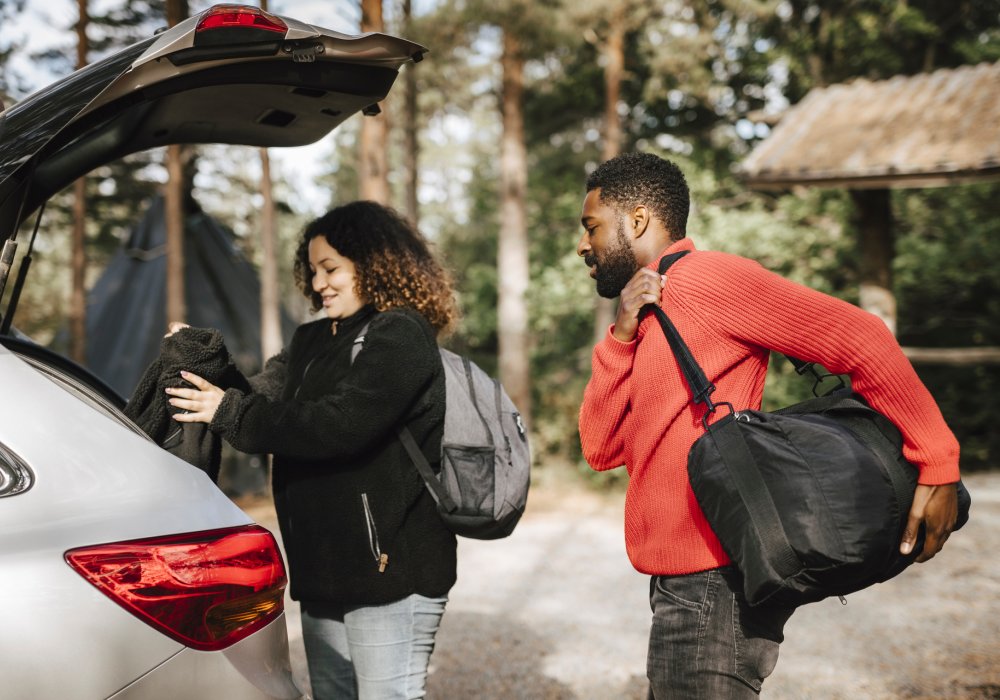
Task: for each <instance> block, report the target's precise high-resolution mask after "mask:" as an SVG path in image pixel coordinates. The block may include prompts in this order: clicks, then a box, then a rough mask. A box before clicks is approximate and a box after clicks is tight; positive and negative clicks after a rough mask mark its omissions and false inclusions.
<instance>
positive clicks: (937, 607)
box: [248, 472, 1000, 700]
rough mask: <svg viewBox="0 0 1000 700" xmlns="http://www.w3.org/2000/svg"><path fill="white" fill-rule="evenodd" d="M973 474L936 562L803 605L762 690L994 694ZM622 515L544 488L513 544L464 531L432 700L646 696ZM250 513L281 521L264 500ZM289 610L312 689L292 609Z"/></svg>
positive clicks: (992, 608) (642, 632) (988, 542)
mask: <svg viewBox="0 0 1000 700" xmlns="http://www.w3.org/2000/svg"><path fill="white" fill-rule="evenodd" d="M966 483H967V484H968V486H969V490H970V491H971V493H972V497H973V511H972V518H971V520H970V522H969V524H968V525H967V526H966V527H965V529H963V530H962V531H961V532H959V533H956V534H955V535H954V536H953V537H952V538H951V539H950V540H949V542H948V545H947V547H946V548H945V550H944V551H943V552H942V553H941V554H940V555H938V556H937V557H936V558H935V559H934V560H933V561H932V562H930V563H928V564H925V565H922V566H918V567H914V568H912V569H911V570H909V571H907V572H906V573H904V574H903V575H902V576H900V577H899V578H897V579H895V580H894V581H891V582H889V583H886V584H882V585H880V586H876V587H874V588H872V589H869V590H866V591H862V592H860V593H856V594H854V595H852V596H850V597H849V598H848V604H847V605H846V606H844V605H841V604H840V602H839V601H838V600H836V599H834V600H826V601H822V602H820V603H815V604H813V605H809V606H806V607H804V608H802V609H801V610H799V611H798V612H796V614H795V615H794V616H793V617H792V619H791V620H790V621H789V623H788V626H787V627H786V630H785V634H786V639H785V644H783V645H782V650H781V658H780V660H779V662H778V667H777V670H776V671H775V672H774V674H773V675H772V677H771V678H769V679H768V681H767V682H766V683H765V685H764V692H763V693H762V695H763V697H765V698H770V699H771V700H792V699H795V700H799V699H802V700H807V699H808V700H812V699H818V700H847V699H850V700H859V699H861V700H883V699H886V700H888V699H890V698H980V699H982V698H1000V628H998V623H1000V558H998V557H997V556H996V555H995V552H996V551H997V550H998V548H1000V472H998V473H996V474H986V475H972V476H970V477H969V478H967V479H966ZM248 510H249V509H248ZM621 510H622V502H621V497H620V496H616V497H598V496H595V495H593V494H590V493H587V492H585V491H582V490H580V489H578V488H567V487H566V486H565V485H554V484H551V485H546V484H544V483H542V484H540V485H539V487H538V489H537V490H536V489H535V488H534V487H533V491H532V497H531V499H530V501H529V508H528V512H527V513H526V514H525V517H524V519H523V520H522V521H521V524H520V525H519V526H518V529H517V531H516V532H515V533H514V534H513V535H512V536H511V537H510V538H508V539H506V540H502V541H497V542H478V541H473V540H464V539H463V540H460V549H459V581H458V584H457V585H456V586H455V588H454V589H453V590H452V593H451V596H450V602H449V604H448V611H447V614H446V615H445V617H444V621H443V623H442V627H441V631H440V632H439V634H438V643H437V648H436V650H435V652H434V657H433V658H432V667H431V675H430V679H429V686H428V691H429V697H430V698H447V699H451V698H461V699H465V698H470V699H475V700H494V699H496V700H500V699H501V698H502V699H504V700H508V699H511V698H517V699H519V700H521V699H523V700H532V699H538V700H617V699H622V700H632V699H635V700H643V699H644V698H645V697H646V680H645V655H646V642H647V634H648V626H649V615H650V613H649V607H648V604H647V592H648V579H647V578H646V577H644V576H641V575H640V574H638V573H636V572H635V571H634V570H633V569H632V567H631V565H630V564H629V563H628V560H627V559H626V557H625V553H624V544H623V541H622V524H621ZM250 512H251V515H253V516H254V517H255V518H257V519H258V520H259V521H260V522H262V523H263V524H264V525H265V526H268V527H271V528H272V529H274V530H276V527H275V526H274V522H273V513H272V512H271V511H270V509H269V508H266V507H265V508H260V507H258V508H256V509H253V510H251V511H250ZM984 553H989V554H988V556H983V554H984ZM288 616H289V638H290V641H291V644H292V654H293V666H294V667H295V669H296V675H297V676H298V678H299V679H300V680H301V681H302V682H303V686H304V687H306V686H305V683H306V681H305V678H306V675H305V660H304V654H303V652H302V648H301V632H300V631H299V628H298V608H297V605H295V604H294V603H291V604H290V605H289V608H288Z"/></svg>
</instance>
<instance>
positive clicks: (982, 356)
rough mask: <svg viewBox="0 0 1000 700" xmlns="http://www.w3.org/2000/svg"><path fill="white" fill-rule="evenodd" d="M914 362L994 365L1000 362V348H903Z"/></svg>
mask: <svg viewBox="0 0 1000 700" xmlns="http://www.w3.org/2000/svg"><path fill="white" fill-rule="evenodd" d="M903 353H904V354H905V355H906V356H907V357H908V358H909V359H910V362H912V363H913V364H925V365H994V364H1000V348H997V347H981V348H905V347H904V348H903Z"/></svg>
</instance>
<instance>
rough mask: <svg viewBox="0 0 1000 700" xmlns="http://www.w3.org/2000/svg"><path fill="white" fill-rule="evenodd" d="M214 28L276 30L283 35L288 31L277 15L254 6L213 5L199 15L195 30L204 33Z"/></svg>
mask: <svg viewBox="0 0 1000 700" xmlns="http://www.w3.org/2000/svg"><path fill="white" fill-rule="evenodd" d="M216 29H225V30H233V29H250V30H253V31H260V32H276V33H279V34H281V35H282V36H284V34H285V32H286V31H288V25H287V24H285V23H284V22H283V21H281V19H279V18H278V17H275V16H274V15H272V14H268V13H267V12H264V11H263V10H260V9H258V8H256V7H250V6H247V5H215V6H214V7H212V8H210V9H208V10H206V11H205V13H204V14H203V15H202V16H201V19H200V20H199V21H198V27H197V29H195V32H197V33H198V34H204V33H205V32H211V31H213V30H216ZM264 36H266V34H265V35H264Z"/></svg>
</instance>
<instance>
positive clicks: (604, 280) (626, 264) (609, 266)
mask: <svg viewBox="0 0 1000 700" xmlns="http://www.w3.org/2000/svg"><path fill="white" fill-rule="evenodd" d="M616 233H617V236H616V244H615V246H614V247H612V248H609V249H608V250H607V251H606V252H605V254H604V258H603V259H599V258H598V257H597V256H594V255H588V256H586V257H585V258H584V262H585V263H586V264H587V265H588V266H592V265H593V264H594V263H595V262H596V263H597V274H596V276H595V278H596V280H597V293H598V294H600V295H601V296H602V297H604V298H606V299H614V298H615V297H617V296H618V295H620V294H621V293H622V290H623V289H625V285H626V284H628V283H629V280H631V279H632V277H633V276H634V275H635V273H636V271H637V270H638V269H639V261H638V260H636V259H635V253H633V252H632V246H631V245H629V240H628V236H627V235H626V234H625V225H624V224H623V223H622V222H620V221H619V222H618V231H617V232H616Z"/></svg>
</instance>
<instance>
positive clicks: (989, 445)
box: [893, 183, 1000, 468]
mask: <svg viewBox="0 0 1000 700" xmlns="http://www.w3.org/2000/svg"><path fill="white" fill-rule="evenodd" d="M893 207H894V213H895V215H896V217H897V220H898V231H897V255H896V259H895V268H894V274H895V290H896V295H897V301H898V304H899V319H898V335H899V339H900V342H901V343H902V344H903V345H910V346H916V347H931V348H933V347H983V346H992V347H997V346H1000V239H998V238H997V236H996V235H995V233H996V225H995V222H996V221H997V220H998V218H1000V184H996V183H993V184H982V185H966V186H961V187H950V188H947V189H933V190H916V191H903V192H897V193H895V196H894V198H893ZM916 369H917V372H918V374H919V375H920V378H921V379H922V380H923V382H924V383H925V384H926V385H927V387H928V389H929V390H930V391H931V393H932V394H933V395H934V397H935V398H936V399H937V401H938V404H939V405H940V406H941V412H942V413H943V414H944V417H945V419H946V420H947V421H948V424H949V425H950V426H951V428H952V430H954V431H955V434H956V435H957V436H958V438H959V442H960V443H961V445H962V466H963V468H978V467H983V466H992V465H995V463H996V459H997V455H1000V433H998V432H997V431H996V429H995V427H994V422H995V420H996V416H997V415H998V413H1000V366H998V365H975V366H963V367H952V366H943V365H941V366H939V365H918V366H917V368H916Z"/></svg>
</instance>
